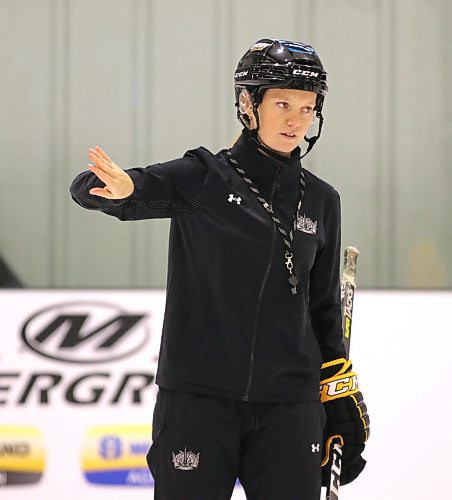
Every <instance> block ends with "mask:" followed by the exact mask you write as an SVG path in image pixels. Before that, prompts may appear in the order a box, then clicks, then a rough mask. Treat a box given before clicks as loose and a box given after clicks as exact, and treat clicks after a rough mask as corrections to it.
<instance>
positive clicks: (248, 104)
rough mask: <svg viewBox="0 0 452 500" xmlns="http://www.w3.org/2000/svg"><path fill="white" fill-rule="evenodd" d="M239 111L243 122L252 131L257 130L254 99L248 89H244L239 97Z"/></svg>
mask: <svg viewBox="0 0 452 500" xmlns="http://www.w3.org/2000/svg"><path fill="white" fill-rule="evenodd" d="M239 111H240V114H241V115H242V117H241V118H242V121H244V123H245V124H246V126H247V127H248V128H250V129H253V128H256V118H255V116H254V111H253V99H252V98H251V95H250V93H249V92H248V90H246V89H242V90H241V91H240V95H239Z"/></svg>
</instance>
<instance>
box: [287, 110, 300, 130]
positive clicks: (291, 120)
mask: <svg viewBox="0 0 452 500" xmlns="http://www.w3.org/2000/svg"><path fill="white" fill-rule="evenodd" d="M286 124H287V126H288V127H290V128H297V127H299V126H300V125H301V117H300V116H298V115H297V114H295V113H292V114H290V115H289V116H288V117H287V119H286Z"/></svg>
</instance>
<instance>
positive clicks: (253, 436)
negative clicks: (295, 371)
mask: <svg viewBox="0 0 452 500" xmlns="http://www.w3.org/2000/svg"><path fill="white" fill-rule="evenodd" d="M324 424H325V413H324V410H323V407H322V404H321V403H320V402H319V401H313V402H306V403H249V402H244V401H237V400H231V399H223V398H215V397H210V396H205V395H200V394H191V393H184V392H174V391H168V390H165V389H160V390H159V393H158V395H157V402H156V405H155V409H154V418H153V429H152V439H153V444H152V446H151V448H150V450H149V452H148V455H147V461H148V465H149V469H150V470H151V472H152V475H153V476H154V481H155V497H154V498H155V499H156V500H229V499H230V498H231V495H232V491H233V489H234V484H235V481H236V478H237V477H238V478H239V479H240V482H241V484H242V486H243V488H244V490H245V493H246V496H247V498H248V499H249V500H319V498H320V462H321V452H322V432H323V427H324Z"/></svg>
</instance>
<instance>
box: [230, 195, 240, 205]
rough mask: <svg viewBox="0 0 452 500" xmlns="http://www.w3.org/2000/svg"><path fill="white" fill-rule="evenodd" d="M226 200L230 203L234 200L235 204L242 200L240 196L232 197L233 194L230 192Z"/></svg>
mask: <svg viewBox="0 0 452 500" xmlns="http://www.w3.org/2000/svg"><path fill="white" fill-rule="evenodd" d="M228 201H229V202H230V203H232V202H233V201H236V202H237V205H240V202H241V201H242V198H240V196H238V197H237V198H234V195H233V194H230V195H229V198H228Z"/></svg>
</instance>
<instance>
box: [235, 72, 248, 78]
mask: <svg viewBox="0 0 452 500" xmlns="http://www.w3.org/2000/svg"><path fill="white" fill-rule="evenodd" d="M247 74H248V71H237V73H236V74H235V77H236V78H240V77H241V76H246V75H247Z"/></svg>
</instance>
